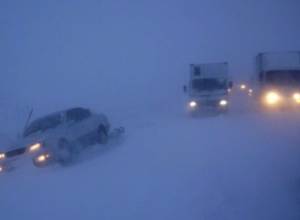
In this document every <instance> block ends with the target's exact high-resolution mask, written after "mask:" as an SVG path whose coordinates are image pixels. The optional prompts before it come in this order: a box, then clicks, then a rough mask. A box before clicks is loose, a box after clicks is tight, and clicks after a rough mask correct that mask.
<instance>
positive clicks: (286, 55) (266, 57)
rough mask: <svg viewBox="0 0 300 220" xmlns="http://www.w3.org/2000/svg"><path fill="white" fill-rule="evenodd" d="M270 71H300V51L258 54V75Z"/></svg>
mask: <svg viewBox="0 0 300 220" xmlns="http://www.w3.org/2000/svg"><path fill="white" fill-rule="evenodd" d="M270 70H300V51H294V52H269V53H261V54H259V55H258V56H257V71H258V73H261V72H264V71H270Z"/></svg>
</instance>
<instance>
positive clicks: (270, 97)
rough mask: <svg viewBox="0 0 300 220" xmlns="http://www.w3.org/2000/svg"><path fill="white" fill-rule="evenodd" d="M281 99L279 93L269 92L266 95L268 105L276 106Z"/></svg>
mask: <svg viewBox="0 0 300 220" xmlns="http://www.w3.org/2000/svg"><path fill="white" fill-rule="evenodd" d="M280 99H281V97H280V95H279V94H278V93H277V92H268V93H267V94H266V95H265V102H266V103H267V104H268V105H276V104H278V102H279V101H280Z"/></svg>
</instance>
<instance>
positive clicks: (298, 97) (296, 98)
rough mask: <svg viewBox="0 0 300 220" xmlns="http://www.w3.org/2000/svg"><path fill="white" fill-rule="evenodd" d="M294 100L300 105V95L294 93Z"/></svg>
mask: <svg viewBox="0 0 300 220" xmlns="http://www.w3.org/2000/svg"><path fill="white" fill-rule="evenodd" d="M293 99H294V100H295V102H297V103H298V104H300V93H298V92H296V93H294V94H293Z"/></svg>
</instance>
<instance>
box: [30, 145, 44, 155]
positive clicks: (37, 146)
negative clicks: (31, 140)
mask: <svg viewBox="0 0 300 220" xmlns="http://www.w3.org/2000/svg"><path fill="white" fill-rule="evenodd" d="M41 147H42V144H41V143H35V144H33V145H31V146H29V148H28V149H29V152H30V153H33V152H36V151H38V150H40V149H41Z"/></svg>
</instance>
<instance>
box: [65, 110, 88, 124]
mask: <svg viewBox="0 0 300 220" xmlns="http://www.w3.org/2000/svg"><path fill="white" fill-rule="evenodd" d="M90 115H91V113H90V111H89V110H87V109H82V108H74V109H70V110H68V111H67V112H66V120H67V122H69V121H75V122H78V121H82V120H84V119H86V118H88V117H90Z"/></svg>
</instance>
